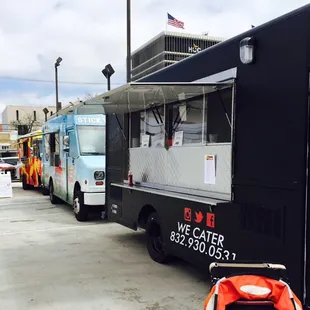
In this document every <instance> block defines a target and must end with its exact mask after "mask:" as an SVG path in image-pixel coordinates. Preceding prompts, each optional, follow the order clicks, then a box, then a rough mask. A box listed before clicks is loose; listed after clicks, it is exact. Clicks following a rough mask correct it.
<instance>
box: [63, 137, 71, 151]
mask: <svg viewBox="0 0 310 310" xmlns="http://www.w3.org/2000/svg"><path fill="white" fill-rule="evenodd" d="M69 143H70V138H69V136H64V137H63V145H64V147H63V150H64V152H69Z"/></svg>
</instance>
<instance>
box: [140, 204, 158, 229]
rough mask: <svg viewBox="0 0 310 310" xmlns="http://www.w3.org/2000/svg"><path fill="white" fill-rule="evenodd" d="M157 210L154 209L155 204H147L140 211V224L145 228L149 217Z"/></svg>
mask: <svg viewBox="0 0 310 310" xmlns="http://www.w3.org/2000/svg"><path fill="white" fill-rule="evenodd" d="M153 212H156V210H155V209H154V207H153V206H151V205H145V206H144V207H143V208H142V209H141V211H140V213H139V217H138V226H139V227H141V228H143V229H145V228H146V222H147V219H148V217H149V216H150V215H151V214H152V213H153Z"/></svg>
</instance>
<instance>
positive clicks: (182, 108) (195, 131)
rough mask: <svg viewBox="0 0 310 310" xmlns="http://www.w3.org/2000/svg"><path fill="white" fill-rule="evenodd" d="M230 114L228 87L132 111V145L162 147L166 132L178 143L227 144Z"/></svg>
mask: <svg viewBox="0 0 310 310" xmlns="http://www.w3.org/2000/svg"><path fill="white" fill-rule="evenodd" d="M231 117H232V89H231V88H226V89H224V90H216V91H214V92H212V93H209V94H206V95H203V94H202V95H199V96H195V97H193V98H190V99H186V98H181V99H180V100H179V101H178V102H173V103H169V104H166V105H161V106H157V107H153V108H149V109H147V110H144V111H139V112H133V113H131V141H134V143H132V145H131V147H164V145H165V142H164V141H165V135H167V136H168V139H169V140H175V139H180V141H181V143H178V144H176V145H179V146H180V145H205V144H209V143H229V142H231ZM138 127H139V128H138ZM138 132H139V133H140V135H138V134H137V133H138Z"/></svg>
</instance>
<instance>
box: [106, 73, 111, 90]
mask: <svg viewBox="0 0 310 310" xmlns="http://www.w3.org/2000/svg"><path fill="white" fill-rule="evenodd" d="M107 80H108V90H111V77H110V76H108V77H107Z"/></svg>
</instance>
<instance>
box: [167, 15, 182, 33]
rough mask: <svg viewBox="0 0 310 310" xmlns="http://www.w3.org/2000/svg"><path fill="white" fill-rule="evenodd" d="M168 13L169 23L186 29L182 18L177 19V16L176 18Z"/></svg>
mask: <svg viewBox="0 0 310 310" xmlns="http://www.w3.org/2000/svg"><path fill="white" fill-rule="evenodd" d="M167 14H168V25H171V26H173V27H177V28H182V29H184V23H183V22H181V21H180V20H177V19H176V18H174V17H173V16H172V15H170V14H169V13H167Z"/></svg>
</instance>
